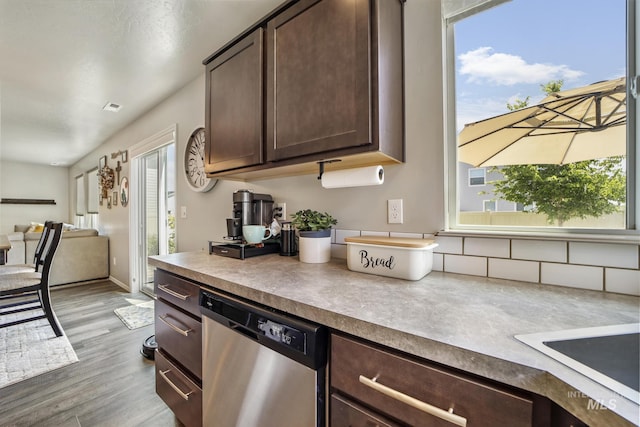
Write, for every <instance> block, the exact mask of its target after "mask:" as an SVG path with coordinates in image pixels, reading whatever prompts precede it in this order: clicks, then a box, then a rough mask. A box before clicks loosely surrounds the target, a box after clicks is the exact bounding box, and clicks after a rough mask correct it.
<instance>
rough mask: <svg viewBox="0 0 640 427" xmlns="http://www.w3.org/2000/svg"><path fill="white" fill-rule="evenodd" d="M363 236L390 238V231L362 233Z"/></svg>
mask: <svg viewBox="0 0 640 427" xmlns="http://www.w3.org/2000/svg"><path fill="white" fill-rule="evenodd" d="M360 235H361V236H378V237H389V232H388V231H361V232H360Z"/></svg>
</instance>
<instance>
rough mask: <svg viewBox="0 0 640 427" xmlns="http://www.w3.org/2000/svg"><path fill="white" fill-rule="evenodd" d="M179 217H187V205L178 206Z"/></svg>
mask: <svg viewBox="0 0 640 427" xmlns="http://www.w3.org/2000/svg"><path fill="white" fill-rule="evenodd" d="M180 218H182V219H186V218H187V207H186V206H180Z"/></svg>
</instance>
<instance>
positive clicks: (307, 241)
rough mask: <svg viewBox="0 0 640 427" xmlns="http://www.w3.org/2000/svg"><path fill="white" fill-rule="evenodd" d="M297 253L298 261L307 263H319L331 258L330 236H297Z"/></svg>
mask: <svg viewBox="0 0 640 427" xmlns="http://www.w3.org/2000/svg"><path fill="white" fill-rule="evenodd" d="M298 253H299V255H300V261H301V262H306V263H308V264H320V263H323V262H329V260H330V259H331V236H329V237H302V236H301V237H299V240H298Z"/></svg>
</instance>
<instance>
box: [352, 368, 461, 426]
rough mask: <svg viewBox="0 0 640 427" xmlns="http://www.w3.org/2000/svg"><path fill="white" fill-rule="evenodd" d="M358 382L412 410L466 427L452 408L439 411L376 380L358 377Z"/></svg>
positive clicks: (362, 376)
mask: <svg viewBox="0 0 640 427" xmlns="http://www.w3.org/2000/svg"><path fill="white" fill-rule="evenodd" d="M360 382H361V383H362V384H364V385H366V386H367V387H371V388H372V389H374V390H376V391H379V392H380V393H382V394H384V395H386V396H389V397H391V398H392V399H395V400H398V401H400V402H402V403H405V404H407V405H409V406H411V407H413V408H416V409H419V410H421V411H423V412H426V413H427V414H430V415H433V416H435V417H438V418H441V419H443V420H445V421H449V422H450V423H452V424H455V425H457V426H460V427H466V425H467V419H466V418H464V417H461V416H460V415H456V414H454V413H453V408H450V409H449V410H448V411H445V410H444V409H440V408H438V407H435V406H433V405H429V404H428V403H425V402H423V401H421V400H418V399H416V398H414V397H411V396H408V395H406V394H404V393H401V392H399V391H398V390H394V389H392V388H390V387H387V386H386V385H382V384H380V383H379V382H376V378H374V379H369V378H367V377H365V376H364V375H360Z"/></svg>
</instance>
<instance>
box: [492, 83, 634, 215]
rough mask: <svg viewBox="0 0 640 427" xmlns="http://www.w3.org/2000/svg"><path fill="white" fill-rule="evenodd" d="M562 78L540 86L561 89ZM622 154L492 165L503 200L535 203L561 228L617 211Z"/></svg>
mask: <svg viewBox="0 0 640 427" xmlns="http://www.w3.org/2000/svg"><path fill="white" fill-rule="evenodd" d="M562 83H563V81H562V80H556V81H550V82H549V83H547V84H546V85H540V87H541V89H542V90H543V91H544V92H545V93H547V94H550V93H553V92H558V91H560V89H561V87H562ZM528 104H529V97H527V98H526V99H524V100H519V99H516V100H515V102H514V103H513V104H509V103H508V104H507V108H508V109H509V110H511V111H513V110H517V109H520V108H524V107H526V106H528ZM622 159H623V157H621V156H619V157H609V158H606V159H594V160H584V161H581V162H576V163H570V164H566V165H509V166H501V167H493V168H492V169H491V170H492V171H497V172H500V173H501V174H502V175H503V176H504V179H503V180H497V181H492V182H490V184H493V186H494V192H495V194H496V195H498V196H499V197H501V198H503V199H504V200H508V201H511V202H516V203H522V204H523V205H525V206H533V210H532V212H539V213H542V214H545V215H546V216H547V220H548V221H549V223H554V222H555V223H557V225H558V226H560V227H562V226H563V224H564V223H565V222H566V221H567V220H569V219H571V218H586V217H588V216H591V217H596V218H597V217H600V216H602V215H606V214H609V213H613V212H616V211H617V210H618V209H619V206H620V204H622V203H624V201H625V198H626V191H625V187H626V176H625V172H624V168H623V167H622V164H623V162H622Z"/></svg>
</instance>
